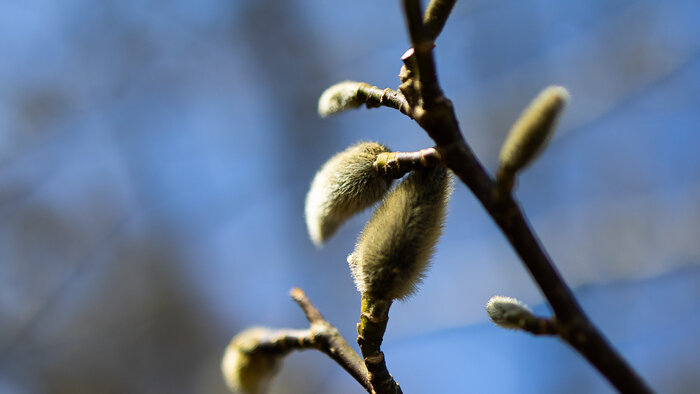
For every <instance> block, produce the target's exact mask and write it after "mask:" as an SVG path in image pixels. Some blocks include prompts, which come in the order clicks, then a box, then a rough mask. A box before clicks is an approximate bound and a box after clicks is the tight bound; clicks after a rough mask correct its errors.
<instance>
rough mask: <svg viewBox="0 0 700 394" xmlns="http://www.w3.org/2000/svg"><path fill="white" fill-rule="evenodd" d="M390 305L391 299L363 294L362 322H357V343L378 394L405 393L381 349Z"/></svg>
mask: <svg viewBox="0 0 700 394" xmlns="http://www.w3.org/2000/svg"><path fill="white" fill-rule="evenodd" d="M390 307H391V300H378V299H370V298H369V297H366V296H365V295H364V294H363V295H362V306H361V315H360V322H359V323H357V343H358V344H359V345H360V351H361V352H362V356H363V357H364V358H365V365H366V366H367V370H368V371H369V379H370V381H371V382H372V387H374V389H375V390H376V393H377V394H403V392H402V391H401V387H400V386H399V384H398V383H396V381H394V378H393V377H392V376H391V374H390V373H389V371H388V370H387V367H386V360H385V359H384V353H383V352H382V351H381V345H382V341H383V339H384V331H385V330H386V324H387V322H388V321H389V308H390Z"/></svg>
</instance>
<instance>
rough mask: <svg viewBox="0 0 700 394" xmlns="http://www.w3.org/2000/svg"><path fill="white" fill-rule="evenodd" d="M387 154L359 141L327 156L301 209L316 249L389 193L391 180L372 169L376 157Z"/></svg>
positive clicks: (373, 145)
mask: <svg viewBox="0 0 700 394" xmlns="http://www.w3.org/2000/svg"><path fill="white" fill-rule="evenodd" d="M388 151H389V149H388V148H387V147H386V146H384V145H381V144H378V143H376V142H360V143H358V144H356V145H353V146H351V147H349V148H348V149H346V150H344V151H342V152H340V153H337V154H336V155H335V156H333V157H331V158H330V159H329V160H328V161H327V162H326V163H325V164H324V165H323V166H322V167H321V169H320V170H319V171H318V172H317V173H316V176H315V177H314V180H313V181H312V182H311V188H310V189H309V193H308V194H307V195H306V204H305V208H304V212H305V216H306V227H307V229H308V231H309V236H310V238H311V240H312V241H313V242H314V244H316V246H321V245H322V244H323V243H324V242H325V241H326V240H327V239H328V238H329V237H330V236H332V235H333V234H334V233H335V232H336V231H337V230H338V228H339V227H340V225H341V224H343V223H344V222H345V221H346V220H348V219H349V218H350V217H351V216H352V215H355V214H356V213H359V212H360V211H362V210H364V209H366V208H367V207H369V206H370V205H372V204H374V203H376V202H377V201H379V200H380V199H381V198H382V197H383V196H384V194H385V193H386V192H387V191H388V190H389V187H390V186H391V183H392V179H390V178H386V177H382V176H381V175H379V174H378V173H377V171H376V169H375V168H374V161H375V159H376V158H377V155H379V154H380V153H382V152H388Z"/></svg>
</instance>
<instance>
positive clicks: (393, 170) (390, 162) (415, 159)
mask: <svg viewBox="0 0 700 394" xmlns="http://www.w3.org/2000/svg"><path fill="white" fill-rule="evenodd" d="M440 160H441V159H440V153H438V151H437V150H436V149H435V148H426V149H421V150H419V151H416V152H383V153H380V154H379V155H377V159H376V160H375V161H374V169H375V170H377V173H379V175H381V176H387V177H390V178H393V179H399V178H401V177H402V176H404V175H405V174H407V173H409V172H411V171H415V170H422V169H426V168H430V167H434V166H436V165H438V164H440Z"/></svg>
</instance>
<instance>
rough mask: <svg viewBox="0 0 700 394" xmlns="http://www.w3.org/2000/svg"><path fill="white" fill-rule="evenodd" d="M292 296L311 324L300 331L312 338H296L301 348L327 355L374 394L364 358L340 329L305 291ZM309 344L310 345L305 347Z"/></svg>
mask: <svg viewBox="0 0 700 394" xmlns="http://www.w3.org/2000/svg"><path fill="white" fill-rule="evenodd" d="M290 295H291V297H292V299H294V301H296V303H297V304H299V307H300V308H301V309H302V310H303V311H304V314H305V315H306V319H307V320H308V321H309V322H310V323H311V328H310V329H309V330H304V331H300V332H301V333H304V332H306V331H308V333H309V334H310V338H309V335H307V336H306V337H305V336H301V337H298V338H296V340H297V342H298V343H299V345H300V347H299V348H315V349H318V350H320V351H322V352H323V353H325V354H327V355H328V356H329V357H330V358H332V359H333V360H335V362H337V363H338V364H340V366H341V367H343V369H345V370H346V371H347V372H348V373H349V374H350V375H351V376H352V377H353V378H355V380H356V381H357V382H358V383H360V384H361V385H362V387H364V389H365V390H367V392H368V393H373V389H372V384H371V383H370V373H369V372H368V371H367V368H366V367H365V364H364V362H363V360H362V358H361V357H360V356H359V355H358V354H357V352H355V350H353V349H352V347H351V346H350V344H348V342H347V341H346V340H345V339H344V338H343V337H342V336H341V335H340V333H339V332H338V329H336V328H335V327H333V326H332V325H331V324H330V323H329V322H328V320H326V319H325V318H324V317H323V316H322V315H321V312H319V310H318V309H317V308H316V307H315V306H314V305H313V304H312V303H311V300H309V298H308V297H307V296H306V294H304V291H303V290H301V289H299V288H296V287H295V288H293V289H292V291H291V292H290ZM307 342H308V345H307V346H303V344H304V343H307Z"/></svg>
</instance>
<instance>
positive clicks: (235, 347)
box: [221, 327, 282, 394]
mask: <svg viewBox="0 0 700 394" xmlns="http://www.w3.org/2000/svg"><path fill="white" fill-rule="evenodd" d="M271 332H272V331H271V330H270V329H268V328H264V327H253V328H249V329H247V330H245V331H243V332H241V333H240V334H238V335H236V336H235V337H234V338H233V339H232V340H231V343H229V345H228V346H227V347H226V352H225V353H224V357H223V359H222V360H221V372H222V373H223V375H224V379H225V380H226V385H227V386H228V387H229V389H231V391H234V392H242V393H246V394H261V393H264V392H265V391H266V389H267V387H268V385H269V384H270V382H271V380H272V378H273V377H274V376H275V374H276V373H277V371H278V370H279V366H280V362H281V358H282V357H281V356H282V355H281V354H279V353H277V354H276V353H271V352H269V351H265V350H262V349H260V347H259V345H260V343H261V341H262V340H264V338H266V337H268V336H270V334H271Z"/></svg>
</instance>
